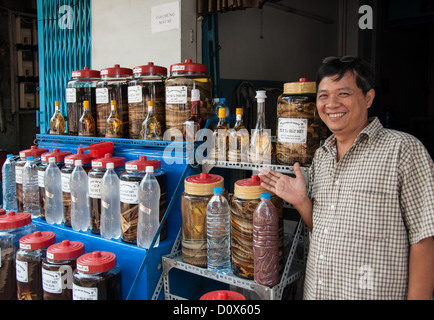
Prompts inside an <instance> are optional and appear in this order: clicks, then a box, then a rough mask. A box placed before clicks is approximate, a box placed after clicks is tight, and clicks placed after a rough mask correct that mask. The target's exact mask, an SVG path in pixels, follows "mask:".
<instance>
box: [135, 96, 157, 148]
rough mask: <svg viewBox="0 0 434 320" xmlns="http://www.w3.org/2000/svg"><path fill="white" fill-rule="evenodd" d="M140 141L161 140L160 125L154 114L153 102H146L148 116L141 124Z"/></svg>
mask: <svg viewBox="0 0 434 320" xmlns="http://www.w3.org/2000/svg"><path fill="white" fill-rule="evenodd" d="M140 139H144V140H161V124H160V122H159V121H158V120H157V118H156V117H155V114H154V101H152V100H150V101H148V115H147V117H146V119H145V120H144V121H143V124H142V131H141V132H140Z"/></svg>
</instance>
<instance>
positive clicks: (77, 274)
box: [72, 251, 122, 300]
mask: <svg viewBox="0 0 434 320" xmlns="http://www.w3.org/2000/svg"><path fill="white" fill-rule="evenodd" d="M72 299H73V300H121V299H122V276H121V267H120V266H119V265H117V263H116V255H115V254H113V253H111V252H106V251H93V252H90V253H86V254H84V255H82V256H80V257H79V258H78V259H77V269H75V271H74V278H73V287H72Z"/></svg>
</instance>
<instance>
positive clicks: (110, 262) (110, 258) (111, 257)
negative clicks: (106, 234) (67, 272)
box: [77, 251, 116, 273]
mask: <svg viewBox="0 0 434 320" xmlns="http://www.w3.org/2000/svg"><path fill="white" fill-rule="evenodd" d="M114 267H116V255H115V254H114V253H111V252H106V251H93V252H90V253H86V254H84V255H82V256H80V257H79V258H78V259H77V270H79V271H81V272H85V273H98V272H104V271H107V270H110V269H113V268H114Z"/></svg>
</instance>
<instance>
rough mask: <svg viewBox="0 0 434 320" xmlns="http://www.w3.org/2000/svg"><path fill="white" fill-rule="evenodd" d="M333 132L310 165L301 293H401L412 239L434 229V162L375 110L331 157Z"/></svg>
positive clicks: (313, 296) (403, 295)
mask: <svg viewBox="0 0 434 320" xmlns="http://www.w3.org/2000/svg"><path fill="white" fill-rule="evenodd" d="M335 144H336V140H335V138H334V136H333V135H332V136H331V137H329V139H327V141H326V142H325V144H324V145H323V146H322V147H320V148H319V149H318V150H317V152H316V154H315V157H314V161H313V164H312V168H311V183H310V194H311V198H312V202H313V230H312V234H311V239H310V240H311V242H310V247H309V256H308V262H307V267H306V280H305V289H304V296H305V299H357V300H360V299H382V300H386V299H394V300H397V299H405V298H406V295H407V282H408V258H409V245H411V244H414V243H417V242H419V241H420V240H422V239H424V238H427V237H430V236H434V166H433V161H432V159H431V157H430V155H429V154H428V152H427V151H426V149H425V148H424V146H423V145H422V144H421V143H420V142H419V141H418V140H417V139H416V138H414V137H412V136H410V135H408V134H406V133H403V132H398V131H395V130H390V129H384V128H383V127H382V125H381V123H380V122H379V120H378V119H377V118H374V119H370V123H369V125H368V126H367V127H366V128H365V129H364V130H363V131H362V132H361V133H360V134H359V135H358V137H357V139H356V140H355V142H354V144H353V146H352V147H351V148H350V149H349V150H348V152H347V153H346V154H345V155H344V156H343V157H342V159H341V160H340V161H339V162H337V161H336V153H337V151H336V145H335Z"/></svg>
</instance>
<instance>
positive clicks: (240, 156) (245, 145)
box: [228, 108, 249, 162]
mask: <svg viewBox="0 0 434 320" xmlns="http://www.w3.org/2000/svg"><path fill="white" fill-rule="evenodd" d="M235 114H236V122H235V126H234V127H233V128H232V129H230V130H229V150H228V160H229V161H233V162H247V161H248V156H247V154H248V150H249V132H248V131H247V129H246V126H245V125H244V121H243V108H237V109H236V111H235Z"/></svg>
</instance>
